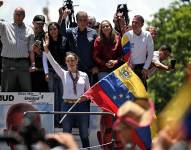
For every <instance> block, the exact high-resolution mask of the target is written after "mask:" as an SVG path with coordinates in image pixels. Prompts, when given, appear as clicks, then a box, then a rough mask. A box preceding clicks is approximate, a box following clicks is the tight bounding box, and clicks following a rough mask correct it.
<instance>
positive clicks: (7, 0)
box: [0, 0, 175, 24]
mask: <svg viewBox="0 0 191 150" xmlns="http://www.w3.org/2000/svg"><path fill="white" fill-rule="evenodd" d="M173 1H175V0H73V4H74V5H79V6H76V7H75V8H74V10H75V13H76V12H77V11H79V10H84V11H87V12H88V14H89V15H92V16H95V17H96V19H97V21H99V22H100V21H102V20H105V19H107V20H109V21H111V22H112V18H113V14H114V12H115V11H116V8H117V5H118V4H120V3H126V4H127V5H128V9H129V10H131V11H130V12H129V16H130V19H131V18H132V17H133V16H134V15H137V14H140V15H142V16H143V17H144V18H145V20H151V19H152V14H153V13H155V12H157V11H158V10H159V8H161V7H165V8H167V7H168V6H169V4H170V3H171V2H173ZM47 2H48V3H49V4H48V8H49V12H50V13H49V16H50V18H51V21H57V19H58V8H59V7H61V6H62V5H63V0H4V5H3V6H2V7H0V18H3V19H4V20H6V21H9V22H11V21H12V19H13V11H14V9H15V8H16V7H18V6H21V7H23V8H24V9H25V10H26V18H25V22H26V23H27V24H31V22H32V19H33V17H34V16H35V15H36V14H42V8H43V7H45V6H46V5H47Z"/></svg>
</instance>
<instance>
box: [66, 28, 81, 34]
mask: <svg viewBox="0 0 191 150" xmlns="http://www.w3.org/2000/svg"><path fill="white" fill-rule="evenodd" d="M77 31H78V29H77V27H74V28H68V29H66V33H72V32H77Z"/></svg>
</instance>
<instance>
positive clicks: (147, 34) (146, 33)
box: [142, 30, 151, 36]
mask: <svg viewBox="0 0 191 150" xmlns="http://www.w3.org/2000/svg"><path fill="white" fill-rule="evenodd" d="M142 34H143V35H145V36H151V33H150V32H149V31H145V30H144V31H142Z"/></svg>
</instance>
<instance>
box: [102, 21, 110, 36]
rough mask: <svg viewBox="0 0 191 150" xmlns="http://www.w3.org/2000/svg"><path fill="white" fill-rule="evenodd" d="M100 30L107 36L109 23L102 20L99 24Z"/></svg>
mask: <svg viewBox="0 0 191 150" xmlns="http://www.w3.org/2000/svg"><path fill="white" fill-rule="evenodd" d="M101 30H102V32H103V34H104V35H105V36H106V37H108V36H109V35H110V33H111V31H112V29H111V27H110V24H109V23H108V22H103V23H102V24H101Z"/></svg>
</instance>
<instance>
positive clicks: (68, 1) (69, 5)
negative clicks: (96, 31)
mask: <svg viewBox="0 0 191 150" xmlns="http://www.w3.org/2000/svg"><path fill="white" fill-rule="evenodd" d="M66 8H68V9H70V11H71V14H72V13H74V7H73V1H72V0H65V1H64V6H63V9H66Z"/></svg>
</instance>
